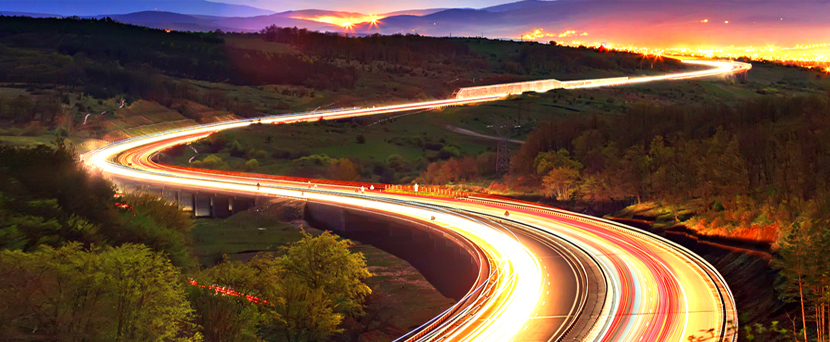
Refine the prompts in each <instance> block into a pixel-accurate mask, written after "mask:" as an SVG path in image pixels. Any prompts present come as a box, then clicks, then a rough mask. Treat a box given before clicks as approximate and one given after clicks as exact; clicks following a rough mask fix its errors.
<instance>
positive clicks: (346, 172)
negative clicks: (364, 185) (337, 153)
mask: <svg viewBox="0 0 830 342" xmlns="http://www.w3.org/2000/svg"><path fill="white" fill-rule="evenodd" d="M329 175H330V176H331V178H334V179H338V180H342V181H357V180H360V171H358V170H357V166H356V165H355V164H354V163H353V162H352V161H351V160H348V159H346V158H340V159H339V160H337V162H335V163H333V164H331V166H330V167H329Z"/></svg>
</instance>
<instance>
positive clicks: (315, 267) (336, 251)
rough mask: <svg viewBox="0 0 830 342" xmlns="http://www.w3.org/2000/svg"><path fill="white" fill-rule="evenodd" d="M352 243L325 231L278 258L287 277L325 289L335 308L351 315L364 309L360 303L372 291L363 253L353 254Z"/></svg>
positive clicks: (289, 249) (299, 243) (305, 238)
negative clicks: (367, 280)
mask: <svg viewBox="0 0 830 342" xmlns="http://www.w3.org/2000/svg"><path fill="white" fill-rule="evenodd" d="M352 245H353V243H352V242H351V241H349V240H342V239H340V238H338V237H337V236H336V235H334V234H331V233H329V232H324V233H323V234H321V235H320V236H316V237H313V236H311V235H308V234H306V235H305V236H304V237H303V239H302V240H300V241H299V242H296V243H294V244H292V245H291V246H290V247H288V248H287V249H286V254H285V255H284V256H283V257H282V258H281V259H280V260H279V265H280V266H281V267H282V268H283V270H284V271H285V273H284V279H286V280H290V281H296V282H297V283H298V284H300V285H302V286H305V287H308V288H311V289H322V290H323V291H324V292H325V293H326V295H327V296H328V298H329V299H330V300H332V302H333V303H335V310H336V311H337V312H340V313H344V314H349V315H358V314H360V313H361V312H362V309H361V302H362V300H363V298H364V297H365V296H366V295H368V294H369V293H371V290H370V289H369V287H368V286H367V285H366V284H365V283H363V280H365V279H366V278H368V277H370V276H371V273H369V271H368V270H367V269H366V259H365V258H364V257H363V254H362V253H352V252H351V251H350V250H349V248H350V247H351V246H352Z"/></svg>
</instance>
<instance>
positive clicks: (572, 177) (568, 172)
mask: <svg viewBox="0 0 830 342" xmlns="http://www.w3.org/2000/svg"><path fill="white" fill-rule="evenodd" d="M542 184H543V186H544V188H543V189H544V190H543V191H544V193H545V195H546V196H548V197H554V198H556V199H557V200H560V201H566V200H569V199H571V196H573V194H574V192H575V191H576V189H578V188H579V171H577V170H576V169H574V168H570V167H557V168H554V169H553V170H550V172H548V174H547V175H546V176H545V177H544V178H543V179H542Z"/></svg>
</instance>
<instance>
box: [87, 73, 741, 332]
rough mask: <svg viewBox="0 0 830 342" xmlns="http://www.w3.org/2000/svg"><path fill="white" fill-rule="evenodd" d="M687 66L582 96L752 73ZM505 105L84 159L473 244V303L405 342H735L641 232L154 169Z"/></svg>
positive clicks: (730, 307)
mask: <svg viewBox="0 0 830 342" xmlns="http://www.w3.org/2000/svg"><path fill="white" fill-rule="evenodd" d="M685 62H687V63H695V64H704V65H707V66H710V67H711V69H708V70H704V71H695V72H688V73H679V74H670V75H663V76H654V77H641V78H633V79H625V80H620V79H613V80H612V81H609V82H604V83H603V82H597V81H590V80H589V81H586V82H584V83H582V84H584V86H603V85H606V86H610V85H623V84H632V83H641V82H650V81H660V80H671V79H685V78H692V77H703V76H712V75H719V74H727V73H733V72H741V71H745V70H747V69H748V68H749V65H748V64H744V63H736V62H709V61H685ZM571 84H574V83H571ZM535 90H537V91H543V90H544V89H535ZM506 95H509V94H492V95H488V96H484V97H477V98H457V99H449V100H443V101H431V102H420V103H412V104H405V105H398V106H386V107H376V108H358V109H346V110H334V111H327V112H309V113H299V114H289V115H280V116H270V117H263V118H259V119H249V120H239V121H233V122H225V123H218V124H210V125H203V126H196V127H192V128H186V129H178V130H173V131H168V132H163V133H159V134H153V135H148V136H143V137H137V138H133V139H128V140H124V141H120V142H116V143H113V144H110V145H107V146H104V147H102V148H100V149H98V150H95V151H93V152H90V153H88V154H86V155H84V156H83V157H82V158H83V160H84V161H85V162H87V163H88V165H91V166H94V167H97V168H100V169H101V170H102V171H103V172H104V173H105V175H108V176H110V177H114V178H118V179H127V180H131V181H135V182H141V183H144V184H159V185H166V186H174V187H183V188H195V189H203V190H211V191H217V192H227V193H238V194H248V195H254V196H276V197H289V198H296V199H302V200H307V201H314V202H322V203H330V204H334V205H341V206H349V207H354V208H359V209H361V210H367V211H371V212H373V213H376V214H378V215H392V216H396V217H399V218H404V219H410V220H416V221H421V222H426V223H429V224H431V225H433V226H435V227H437V228H439V229H442V230H445V231H447V232H451V233H452V234H454V235H456V236H459V237H460V238H463V239H465V240H467V241H469V242H471V243H472V244H474V245H475V246H476V247H477V249H478V253H479V254H480V260H483V261H482V263H481V264H480V265H481V268H482V271H481V273H480V276H479V279H478V280H477V281H476V284H475V286H474V287H473V288H471V289H470V291H469V293H468V296H467V297H465V298H464V300H462V301H461V302H459V303H458V304H457V305H456V306H454V307H453V308H451V309H449V310H448V311H447V312H445V313H444V314H442V315H440V316H438V317H436V318H435V319H434V320H432V321H430V322H427V323H426V324H425V325H424V326H422V327H421V328H419V329H416V330H415V331H413V332H411V333H410V334H407V335H406V336H404V337H402V338H401V340H453V341H455V340H459V341H472V340H476V341H520V340H533V341H549V340H568V341H576V340H579V341H687V340H688V337H689V336H691V335H695V336H697V337H699V338H708V337H710V336H711V338H712V340H715V339H718V340H721V339H722V340H728V341H734V340H735V339H736V338H737V335H735V334H733V333H732V332H733V330H732V329H731V328H732V327H731V324H733V323H735V322H737V318H736V317H737V313H736V312H735V306H734V299H733V298H732V295H731V292H730V291H729V289H728V287H727V285H726V282H725V281H724V280H723V279H722V277H721V276H720V275H719V274H718V273H717V271H716V270H715V269H714V268H713V267H712V266H711V265H709V264H708V263H707V262H706V261H704V260H702V259H701V258H700V257H698V256H696V255H694V254H693V253H691V252H689V251H687V250H685V249H683V248H682V247H680V246H677V245H675V244H673V243H671V242H669V241H667V240H664V239H662V238H659V237H656V236H654V235H651V234H648V233H645V232H642V231H638V230H636V229H634V228H630V227H625V226H622V225H619V224H615V223H613V222H608V221H605V220H602V219H596V218H591V217H586V216H583V215H579V214H574V213H569V212H565V211H561V210H556V209H553V208H548V207H541V206H538V205H535V204H531V203H522V202H517V201H511V200H502V199H492V198H479V197H472V196H465V197H458V198H448V197H431V196H422V195H417V194H401V193H391V192H386V191H366V192H364V191H362V189H360V188H355V187H349V186H342V185H333V184H309V183H300V182H293V181H287V180H280V179H274V178H273V177H266V176H259V175H254V174H242V173H233V172H216V171H210V170H197V169H189V168H181V167H173V166H167V165H160V164H157V163H154V162H152V161H151V159H150V157H151V156H152V155H153V154H155V153H157V152H158V151H161V150H163V149H166V148H168V147H171V146H175V145H179V144H183V143H187V142H191V141H195V140H198V139H201V138H204V137H206V136H208V135H210V134H212V133H214V132H216V131H219V130H224V129H232V128H238V127H244V126H247V125H250V124H253V123H263V124H282V123H292V122H298V121H312V120H320V119H337V118H345V117H355V116H365V115H377V114H386V113H394V112H402V111H410V110H421V109H431V108H440V107H445V106H452V105H464V104H473V103H480V102H485V101H495V100H499V99H501V98H503V97H504V96H506ZM557 259H561V260H564V261H565V262H558V261H557ZM563 267H568V268H570V270H567V269H563ZM563 275H569V276H564V277H563ZM700 340H703V339H700Z"/></svg>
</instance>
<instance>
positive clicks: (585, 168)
mask: <svg viewBox="0 0 830 342" xmlns="http://www.w3.org/2000/svg"><path fill="white" fill-rule="evenodd" d="M828 131H830V92H827V93H826V94H825V95H813V96H770V95H767V96H761V97H758V98H756V99H752V100H746V101H743V102H742V103H740V104H739V105H736V106H727V105H715V104H708V103H707V104H701V105H698V106H661V105H656V104H638V105H634V106H632V107H631V108H630V109H629V110H628V111H627V112H626V113H624V114H623V115H620V116H599V115H587V116H569V117H564V118H559V119H554V120H550V121H548V122H545V123H542V124H540V125H538V126H537V127H536V129H535V130H534V131H533V133H532V134H531V135H530V136H529V137H528V139H527V141H526V142H525V143H524V144H523V145H522V146H521V148H520V149H518V151H517V152H516V153H515V154H514V155H513V156H512V160H511V165H510V171H509V172H508V173H507V174H506V175H505V176H504V178H503V181H504V183H503V184H500V183H493V184H496V185H497V186H491V189H490V190H494V191H496V192H505V193H506V192H508V191H509V190H512V191H513V192H516V193H543V194H544V195H546V196H547V197H550V198H552V199H555V200H557V201H559V202H557V203H567V202H569V201H581V202H584V203H585V202H587V203H595V204H597V203H603V202H609V201H622V202H624V203H632V204H635V205H636V204H638V203H642V202H647V201H648V202H653V203H656V204H657V205H658V208H662V210H665V211H668V212H669V213H670V214H671V215H673V216H674V220H675V222H674V223H673V224H683V225H685V226H687V227H689V228H692V229H693V230H695V231H697V232H699V233H700V234H704V235H719V236H726V237H733V238H738V239H746V240H755V241H758V240H760V241H767V242H770V243H772V244H773V248H774V249H773V251H774V252H775V255H776V257H775V258H774V260H773V263H772V265H773V267H774V269H775V270H777V273H778V275H779V277H780V281H779V285H778V287H777V290H778V294H779V296H780V297H781V299H782V300H783V301H785V302H789V303H792V305H794V306H792V307H790V308H791V309H794V310H791V311H789V312H791V313H792V315H791V316H788V317H790V321H789V322H777V321H776V322H775V324H777V325H776V326H774V327H773V328H770V327H769V326H758V327H755V326H751V325H747V326H746V327H745V328H746V331H742V336H743V337H749V339H750V340H752V339H755V338H757V339H758V340H763V341H785V340H799V341H807V340H816V341H827V340H828V338H830V325H828V322H829V321H828V315H830V313H829V312H828V307H830V296H828V288H830V278H828V277H827V267H826V266H827V264H828V263H830V259H828V254H827V253H826V251H827V248H828V246H830V230H828V226H830V182H828V180H830V134H827V132H828ZM476 170H477V169H476V163H475V158H471V157H465V158H454V159H451V160H448V161H439V162H435V163H433V164H430V165H429V166H428V168H427V170H426V171H424V173H423V174H422V175H421V178H420V180H422V181H426V182H428V183H429V184H447V183H449V182H462V183H463V182H466V181H476V180H477V179H479V178H481V177H486V176H487V174H485V173H478V172H476ZM770 231H772V233H771V234H770V233H769V232H770ZM785 311H786V310H785ZM782 316H783V314H782ZM785 323H786V324H785Z"/></svg>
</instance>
